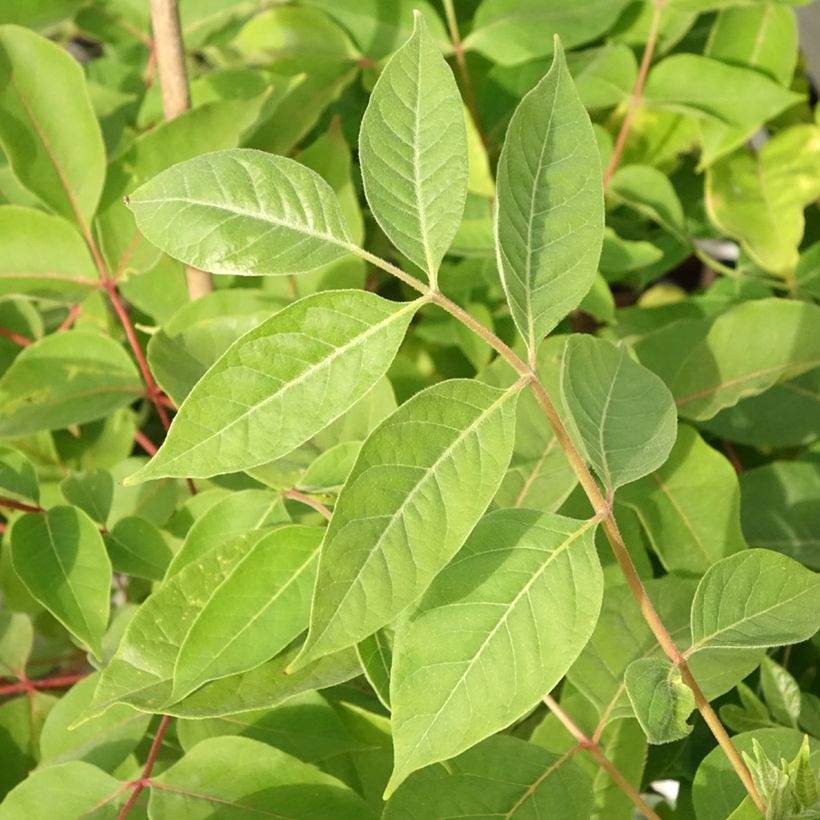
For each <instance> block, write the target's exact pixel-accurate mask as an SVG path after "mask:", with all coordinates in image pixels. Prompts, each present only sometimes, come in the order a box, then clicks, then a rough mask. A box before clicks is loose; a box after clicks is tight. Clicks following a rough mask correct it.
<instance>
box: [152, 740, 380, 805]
mask: <svg viewBox="0 0 820 820" xmlns="http://www.w3.org/2000/svg"><path fill="white" fill-rule="evenodd" d="M148 811H149V813H150V816H151V817H152V818H153V820H198V819H199V818H202V820H205V818H209V817H214V816H218V817H220V818H225V820H229V819H230V818H237V820H239V818H246V817H248V816H249V815H261V816H270V817H281V818H289V819H290V820H327V818H329V817H333V818H334V820H372V818H374V815H373V813H372V812H371V811H370V809H368V807H367V806H366V805H365V803H364V801H363V800H362V799H361V798H360V797H359V796H358V795H357V794H355V792H353V791H352V790H350V789H349V788H347V787H346V786H345V785H344V784H343V783H341V782H340V781H338V780H336V779H335V778H333V777H330V776H329V775H326V774H323V773H322V772H320V771H319V770H318V769H315V768H313V767H312V766H308V765H306V764H305V763H302V762H301V761H300V760H297V759H296V758H295V757H291V756H290V755H287V754H285V753H284V752H280V751H279V750H278V749H273V748H271V747H270V746H267V745H265V744H264V743H259V742H257V741H255V740H249V739H247V738H244V737H216V738H211V739H209V740H203V741H202V742H201V743H198V744H197V745H196V746H195V747H194V748H193V749H191V751H190V752H188V753H187V754H186V755H185V756H184V757H183V758H182V759H181V760H179V761H178V762H177V763H175V764H174V765H173V766H171V767H170V768H169V769H167V770H166V771H164V772H163V773H162V774H161V775H160V776H159V777H154V778H152V786H151V798H150V800H149V803H148Z"/></svg>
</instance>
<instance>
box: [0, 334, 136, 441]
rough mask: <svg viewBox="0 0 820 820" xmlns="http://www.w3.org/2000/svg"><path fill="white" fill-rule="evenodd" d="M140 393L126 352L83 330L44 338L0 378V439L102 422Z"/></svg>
mask: <svg viewBox="0 0 820 820" xmlns="http://www.w3.org/2000/svg"><path fill="white" fill-rule="evenodd" d="M142 393H143V387H142V382H141V381H140V378H139V374H138V373H137V369H136V367H134V364H133V363H132V362H131V359H129V357H128V354H127V353H126V352H125V351H124V350H123V349H122V347H121V346H120V345H118V344H117V343H116V342H115V341H114V340H113V339H111V338H109V337H107V336H101V335H100V334H98V333H91V332H89V331H84V330H72V331H70V332H68V333H58V334H53V335H51V336H46V337H45V338H43V339H40V341H38V342H35V343H34V344H33V345H31V347H27V348H26V349H25V350H23V351H22V352H21V353H20V354H19V355H18V356H17V358H16V359H15V360H14V364H12V366H11V367H10V368H9V369H8V370H7V371H6V372H5V373H4V374H3V377H2V378H1V379H0V436H24V435H28V434H29V433H36V432H38V431H40V430H57V429H59V428H61V427H68V426H69V425H71V424H83V423H85V422H87V421H93V420H95V419H100V418H105V417H106V416H108V415H109V414H110V413H112V412H113V411H114V410H116V409H117V408H119V407H125V405H127V404H131V402H133V401H135V400H136V399H137V398H139V396H140V395H142Z"/></svg>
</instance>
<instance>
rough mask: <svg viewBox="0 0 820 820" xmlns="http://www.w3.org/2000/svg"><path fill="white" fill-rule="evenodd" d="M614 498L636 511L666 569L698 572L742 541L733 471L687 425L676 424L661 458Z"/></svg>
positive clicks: (707, 567) (729, 553) (735, 550)
mask: <svg viewBox="0 0 820 820" xmlns="http://www.w3.org/2000/svg"><path fill="white" fill-rule="evenodd" d="M618 502H619V503H620V504H626V505H627V506H629V507H631V508H632V509H634V510H635V512H636V513H637V514H638V518H639V519H640V521H641V525H642V526H643V528H644V531H645V532H646V534H647V536H648V537H649V540H650V542H651V544H652V548H653V549H654V551H655V553H656V555H657V556H658V557H659V558H660V560H661V562H662V563H663V565H664V567H666V569H667V570H668V571H670V572H675V571H678V572H685V573H695V574H701V573H703V572H706V570H707V569H709V567H710V566H711V565H712V564H714V563H715V561H719V560H720V559H721V558H725V557H726V556H727V555H731V554H732V553H735V552H738V551H739V550H742V549H745V547H746V542H745V540H744V538H743V533H742V531H741V529H740V488H739V486H738V479H737V474H736V473H735V471H734V468H733V467H732V465H731V464H730V463H729V462H728V461H727V460H726V459H725V458H724V457H723V456H722V455H720V454H719V453H718V452H717V451H716V450H713V449H712V448H711V447H709V446H708V445H707V444H706V443H705V442H704V441H703V439H702V438H701V437H700V436H699V435H698V433H697V432H696V431H695V430H693V429H692V428H691V427H688V426H686V425H682V426H681V427H679V428H678V438H677V441H676V442H675V446H674V447H673V448H672V452H671V453H670V455H669V459H668V460H667V461H666V463H665V464H663V465H662V466H661V467H660V468H659V469H658V470H656V471H655V472H653V473H652V474H651V475H649V476H647V477H646V478H642V479H640V481H636V482H635V483H634V484H631V485H629V486H627V487H624V488H623V489H621V491H620V492H619V493H618Z"/></svg>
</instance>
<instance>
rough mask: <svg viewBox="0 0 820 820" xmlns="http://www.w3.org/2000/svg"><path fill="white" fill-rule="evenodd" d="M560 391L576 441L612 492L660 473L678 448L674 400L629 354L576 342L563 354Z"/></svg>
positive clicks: (582, 339) (581, 339) (584, 339)
mask: <svg viewBox="0 0 820 820" xmlns="http://www.w3.org/2000/svg"><path fill="white" fill-rule="evenodd" d="M561 389H562V395H563V399H564V406H565V407H566V410H567V413H568V415H569V420H570V424H571V426H572V428H573V429H574V431H575V438H576V441H577V442H578V443H579V444H580V445H581V447H582V449H583V451H585V452H586V454H587V457H588V459H589V460H590V461H591V462H592V466H593V467H594V469H595V472H596V473H597V474H598V476H599V477H600V478H601V480H602V481H603V482H604V484H605V485H606V487H607V488H609V489H615V488H616V487H620V486H621V485H622V484H628V483H629V482H630V481H635V480H636V479H638V478H641V477H642V476H645V475H647V474H648V473H651V472H652V471H653V470H655V469H657V468H658V467H660V465H661V464H663V463H664V461H666V459H667V457H668V456H669V452H670V450H671V448H672V445H673V444H674V442H675V430H676V426H677V418H676V413H675V406H674V403H673V401H672V396H671V395H670V394H669V391H668V390H667V389H666V386H665V385H664V384H663V383H662V382H661V381H660V379H658V378H657V377H656V376H655V375H654V374H652V373H651V372H649V371H648V370H647V369H646V368H644V367H642V366H641V365H639V364H638V363H637V362H635V361H634V360H633V359H632V358H631V357H630V355H629V353H628V351H627V350H626V348H624V347H621V348H620V349H619V348H617V347H615V346H614V345H612V344H611V343H610V342H606V341H603V340H601V339H595V338H593V337H592V336H581V335H578V336H572V337H570V339H569V340H568V341H567V345H566V348H565V351H564V363H563V370H562V380H561Z"/></svg>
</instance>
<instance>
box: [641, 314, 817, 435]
mask: <svg viewBox="0 0 820 820" xmlns="http://www.w3.org/2000/svg"><path fill="white" fill-rule="evenodd" d="M635 352H636V354H637V356H638V358H639V359H640V361H641V363H642V364H644V365H646V367H648V368H649V369H650V370H652V371H654V372H655V373H657V374H658V375H659V376H660V377H661V378H662V379H663V380H664V382H666V385H667V386H668V387H669V389H670V390H671V391H672V395H673V396H674V397H675V403H676V404H677V406H678V412H679V413H680V415H681V416H683V417H685V418H690V419H696V420H702V419H709V418H711V417H712V416H714V415H715V413H717V412H718V411H719V410H722V409H723V408H724V407H731V406H732V405H734V404H736V403H737V402H738V401H740V399H743V398H745V397H747V396H754V395H757V394H758V393H762V392H763V391H764V390H767V389H768V388H769V387H771V386H772V385H773V384H776V383H777V382H781V381H787V380H789V379H792V378H794V377H795V376H799V375H800V374H801V373H805V372H806V371H808V370H811V369H813V368H814V367H817V366H818V365H820V307H817V306H816V305H811V304H808V303H807V302H798V301H792V300H787V299H758V300H755V301H750V302H743V303H741V304H739V305H736V306H734V307H731V308H729V309H728V310H727V311H726V312H725V313H721V314H720V315H719V316H718V317H717V318H716V319H714V320H708V319H692V320H683V321H680V322H676V323H674V324H671V325H668V326H667V327H664V328H662V329H661V330H659V331H657V332H655V333H653V334H651V335H649V336H647V337H645V338H644V339H642V340H640V341H639V342H638V343H637V344H636V345H635Z"/></svg>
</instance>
